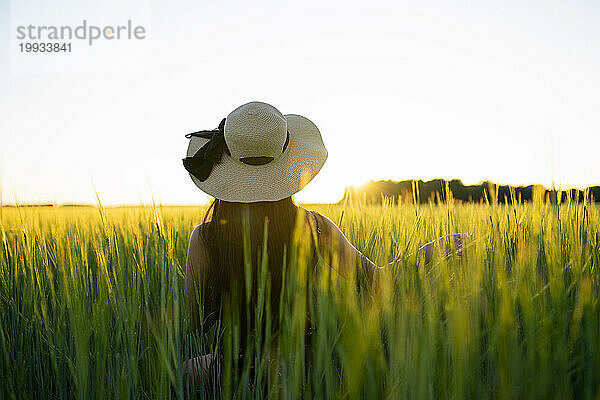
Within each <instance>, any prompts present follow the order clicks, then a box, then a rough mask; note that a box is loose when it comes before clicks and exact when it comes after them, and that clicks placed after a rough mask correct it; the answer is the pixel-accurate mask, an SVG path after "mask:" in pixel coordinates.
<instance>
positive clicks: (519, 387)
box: [0, 199, 600, 399]
mask: <svg viewBox="0 0 600 400" xmlns="http://www.w3.org/2000/svg"><path fill="white" fill-rule="evenodd" d="M310 208H313V209H316V210H317V211H320V212H322V213H323V214H324V215H326V216H328V217H329V218H330V219H332V220H333V221H334V222H336V223H339V225H340V228H341V229H342V231H343V232H344V233H345V234H346V235H347V236H348V237H349V239H350V240H351V241H352V242H353V243H354V244H355V245H356V247H357V248H359V249H360V250H361V251H362V252H363V253H365V254H366V255H368V256H369V257H370V258H371V259H372V260H374V261H375V262H376V263H378V264H379V265H386V264H387V263H388V262H389V261H391V260H394V259H397V260H398V262H397V263H396V264H395V266H394V267H389V268H387V269H386V270H385V271H384V272H383V273H381V275H380V277H379V284H380V287H379V291H378V292H377V293H373V292H372V291H370V290H357V289H356V285H355V282H348V281H346V280H344V279H340V278H339V277H337V276H336V275H335V273H330V271H329V270H328V269H327V268H325V267H323V266H320V267H318V268H316V269H314V268H313V266H311V265H307V263H306V259H307V257H305V255H306V254H305V252H306V251H305V250H303V247H302V246H300V245H299V246H297V247H295V248H292V249H289V251H291V252H292V257H291V261H290V263H289V264H288V265H286V266H285V268H286V271H287V272H288V273H287V274H286V282H285V286H284V292H285V293H286V295H285V296H284V300H283V301H282V302H281V305H280V309H279V310H271V309H269V302H268V301H264V299H265V298H268V293H269V290H270V287H269V285H268V281H267V280H265V279H264V278H265V276H266V274H267V271H265V270H264V269H263V270H261V269H260V268H259V269H258V271H259V274H258V275H259V276H255V277H250V278H249V279H255V280H256V281H258V285H259V287H260V288H261V289H260V291H261V292H260V295H259V298H260V299H262V300H261V301H259V304H258V305H249V306H255V307H257V308H259V311H258V312H256V313H254V315H255V318H258V319H261V320H262V321H263V322H264V321H270V320H271V316H272V315H274V313H279V314H280V316H281V322H280V323H281V330H280V332H279V335H278V336H277V338H273V337H270V336H269V332H268V329H267V330H264V331H262V332H259V335H258V336H259V337H252V340H253V343H254V344H255V346H253V349H251V350H250V351H249V352H248V355H247V357H246V358H245V359H244V360H243V361H239V359H238V358H236V356H235V354H236V350H235V346H236V343H239V341H240V337H241V335H247V334H248V333H247V332H239V330H238V329H235V328H233V329H231V327H235V326H237V325H236V320H237V319H238V318H246V316H247V312H244V310H238V312H235V313H234V312H231V313H226V314H225V315H224V316H223V318H222V320H221V322H220V323H221V324H222V325H223V326H226V327H229V329H225V334H224V336H223V339H222V346H223V349H222V353H223V354H224V359H223V363H222V365H221V380H220V381H219V382H217V384H216V385H208V384H207V383H206V382H204V381H203V382H200V384H199V386H197V387H192V386H191V385H189V384H188V382H187V381H186V375H185V373H184V369H183V363H184V362H185V360H187V359H189V358H191V357H194V356H197V355H200V354H206V353H210V352H211V351H212V352H215V349H214V348H213V347H212V343H213V335H215V330H214V329H213V330H212V331H210V332H208V333H207V334H206V335H203V334H201V333H200V332H199V331H197V330H193V329H191V326H190V310H189V309H188V307H187V302H186V301H187V300H186V292H185V258H186V252H187V245H188V240H189V236H190V233H191V231H192V230H193V228H194V226H195V225H197V224H198V223H199V222H200V221H201V218H202V216H203V212H204V209H203V208H201V207H138V208H101V207H99V208H6V207H5V208H3V209H1V214H0V236H1V240H2V253H1V259H0V260H1V261H0V262H1V267H0V377H1V380H0V398H3V399H13V398H14V399H17V398H80V399H85V398H124V399H126V398H148V399H157V398H171V397H173V398H184V397H188V396H192V395H198V396H205V397H211V396H213V395H216V392H218V393H220V395H222V396H224V397H226V398H230V397H233V398H246V397H264V396H269V397H270V398H274V399H278V398H283V399H292V398H323V399H325V398H369V399H372V398H417V399H425V398H431V399H434V398H478V399H479V398H483V399H486V398H528V399H534V398H544V399H546V398H560V399H564V398H588V399H589V398H598V396H599V393H600V392H599V389H600V372H599V371H600V314H599V311H600V309H599V305H598V295H599V289H600V271H599V267H600V209H599V208H598V206H596V205H593V204H576V203H573V202H569V203H566V204H563V205H560V206H558V205H551V204H548V203H545V202H543V201H542V200H541V199H538V200H537V201H536V202H535V203H534V204H526V205H519V204H514V205H508V206H500V205H497V204H494V202H493V201H491V204H482V205H472V204H471V205H459V204H453V202H452V201H451V199H449V200H448V201H447V202H446V203H445V204H443V205H439V206H434V205H425V206H423V205H421V206H419V205H410V204H407V205H400V206H393V205H390V204H384V205H381V206H366V205H364V204H360V203H348V204H345V205H331V206H315V207H310ZM454 232H465V233H469V234H471V235H472V238H473V239H472V240H471V241H470V242H469V243H468V244H467V245H466V249H465V252H464V254H463V255H462V256H461V257H458V256H441V255H440V256H439V257H437V258H435V259H434V261H433V262H432V263H430V264H428V265H424V264H423V263H422V261H419V259H418V258H417V256H416V255H415V254H416V250H417V249H418V247H419V246H420V245H421V244H423V243H425V242H427V241H429V240H432V239H435V238H436V237H439V236H442V235H444V234H448V233H454ZM266 234H267V235H268V232H267V233H266ZM300 242H306V240H304V241H300ZM264 257H268V254H260V255H249V257H248V262H249V263H252V262H259V263H260V264H259V265H266V264H265V263H264ZM309 274H314V276H315V278H314V279H306V276H307V275H309ZM306 290H308V291H309V293H311V295H310V296H309V299H310V301H308V302H306V301H305V297H303V295H302V293H304V292H305V291H306ZM246 311H247V310H246ZM307 311H310V315H311V316H312V317H311V325H312V328H313V330H312V334H311V335H310V336H311V342H312V346H311V347H310V348H307V347H306V346H305V345H306V343H305V341H306V335H305V328H306V318H305V316H306V313H307ZM267 325H268V322H267ZM261 326H262V325H261ZM215 386H216V388H215Z"/></svg>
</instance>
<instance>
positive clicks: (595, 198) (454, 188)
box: [341, 179, 600, 204]
mask: <svg viewBox="0 0 600 400" xmlns="http://www.w3.org/2000/svg"><path fill="white" fill-rule="evenodd" d="M450 199H451V200H452V201H456V202H465V203H500V204H511V203H515V202H519V203H526V202H532V201H534V200H542V201H549V202H551V203H557V202H558V201H560V202H567V201H574V202H581V201H584V200H587V201H591V202H600V186H590V187H588V188H586V189H584V190H580V189H566V190H559V189H548V188H545V187H544V186H542V185H528V186H511V185H499V184H496V183H493V182H489V181H484V182H480V183H478V184H476V185H465V184H463V183H462V181H461V180H460V179H452V180H444V179H433V180H430V181H423V180H405V181H393V180H385V181H383V180H382V181H370V182H369V183H367V184H365V185H363V186H360V187H354V186H349V187H347V188H346V189H345V191H344V197H343V198H342V200H341V201H342V202H345V201H348V200H361V201H364V202H365V203H367V204H379V203H382V202H384V201H385V202H391V203H420V204H426V203H429V202H434V203H439V202H446V201H448V200H450Z"/></svg>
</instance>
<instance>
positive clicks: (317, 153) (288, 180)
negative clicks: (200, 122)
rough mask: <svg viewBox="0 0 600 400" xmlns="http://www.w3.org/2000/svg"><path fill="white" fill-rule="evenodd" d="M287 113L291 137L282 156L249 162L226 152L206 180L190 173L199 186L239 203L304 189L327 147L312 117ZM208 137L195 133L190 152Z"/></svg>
mask: <svg viewBox="0 0 600 400" xmlns="http://www.w3.org/2000/svg"><path fill="white" fill-rule="evenodd" d="M284 117H285V119H286V120H287V129H288V131H289V133H290V141H289V144H288V146H287V147H286V149H285V151H284V152H283V154H282V155H281V157H279V158H277V159H276V160H274V161H272V162H270V163H268V164H265V165H246V164H244V163H242V162H240V161H238V160H234V159H233V158H232V157H231V156H229V155H227V154H226V153H223V157H222V159H221V162H220V163H218V164H216V165H215V166H214V167H213V170H212V172H211V174H210V175H209V177H208V178H207V179H206V180H205V181H204V182H201V181H200V180H198V179H197V178H196V177H195V176H193V175H192V174H190V177H191V178H192V180H193V181H194V183H195V184H196V186H198V187H199V188H200V189H201V190H202V191H203V192H205V193H207V194H209V195H211V196H213V197H215V198H217V199H220V200H224V201H229V202H235V203H256V202H259V201H278V200H282V199H285V198H286V197H290V196H291V195H293V194H295V193H297V192H299V191H300V190H302V188H304V187H305V186H306V185H307V184H308V183H309V182H310V181H311V180H312V179H313V178H314V177H315V175H317V173H318V172H319V171H320V170H321V167H323V164H324V163H325V160H327V150H326V149H325V145H324V144H323V139H322V138H321V133H320V132H319V129H318V128H317V127H316V126H315V124H313V123H312V121H310V120H309V119H308V118H305V117H303V116H301V115H295V114H287V115H285V116H284ZM208 140H209V139H204V138H200V137H192V139H191V140H190V143H189V145H188V149H187V156H188V157H191V156H193V155H194V154H195V153H196V151H198V149H199V148H200V147H202V146H204V144H205V143H207V142H208Z"/></svg>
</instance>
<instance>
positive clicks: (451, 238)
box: [419, 233, 470, 264]
mask: <svg viewBox="0 0 600 400" xmlns="http://www.w3.org/2000/svg"><path fill="white" fill-rule="evenodd" d="M469 238H470V236H469V235H468V234H466V233H455V234H452V235H446V236H442V237H441V238H439V239H437V240H434V241H431V242H429V243H425V244H424V245H423V246H421V247H420V248H419V254H423V255H424V256H425V263H426V264H427V263H428V262H430V261H431V258H432V257H433V255H434V253H435V250H436V249H439V250H441V251H442V252H443V253H445V254H446V255H449V254H451V253H452V252H453V251H454V252H455V253H456V254H457V255H459V256H460V255H462V252H463V244H464V243H465V242H466V241H467V240H468V239H469Z"/></svg>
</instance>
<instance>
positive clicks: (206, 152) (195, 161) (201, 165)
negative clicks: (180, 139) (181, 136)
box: [183, 118, 231, 182]
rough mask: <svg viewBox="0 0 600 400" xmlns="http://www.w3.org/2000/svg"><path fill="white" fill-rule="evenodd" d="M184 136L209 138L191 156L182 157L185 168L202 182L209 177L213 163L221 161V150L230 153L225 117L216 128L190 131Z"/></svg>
mask: <svg viewBox="0 0 600 400" xmlns="http://www.w3.org/2000/svg"><path fill="white" fill-rule="evenodd" d="M185 137H186V138H188V139H191V138H192V137H200V138H203V139H210V140H209V141H208V142H207V143H206V144H205V145H204V146H202V147H200V148H199V149H198V151H197V152H196V153H195V154H194V155H193V156H192V157H186V158H184V159H183V166H184V167H185V169H186V170H187V171H188V172H189V173H190V174H192V175H193V176H195V177H196V178H197V179H198V180H199V181H200V182H204V181H205V180H206V179H207V178H208V177H209V175H210V173H211V172H212V170H213V167H214V166H215V164H218V163H220V162H221V158H222V157H223V150H224V151H225V152H226V153H227V154H228V155H231V153H230V152H229V148H228V147H227V143H226V142H225V118H223V120H222V121H221V123H220V124H219V127H218V128H217V129H213V130H210V131H198V132H192V133H188V134H187V135H185Z"/></svg>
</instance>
